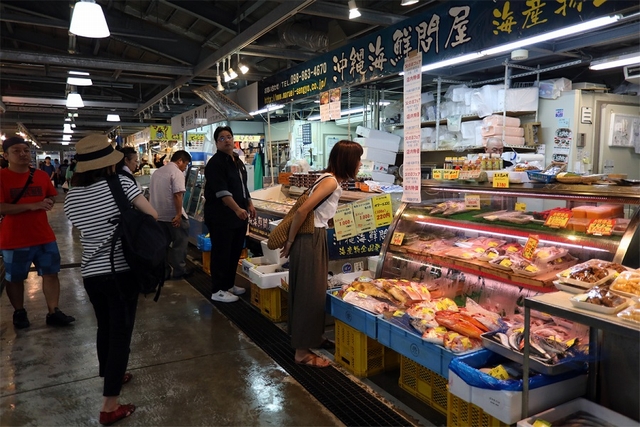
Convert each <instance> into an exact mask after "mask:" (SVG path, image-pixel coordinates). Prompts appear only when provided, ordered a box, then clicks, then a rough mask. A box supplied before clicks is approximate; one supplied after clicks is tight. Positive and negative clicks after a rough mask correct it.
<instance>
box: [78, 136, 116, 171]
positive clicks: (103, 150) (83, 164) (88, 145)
mask: <svg viewBox="0 0 640 427" xmlns="http://www.w3.org/2000/svg"><path fill="white" fill-rule="evenodd" d="M123 157H124V155H123V154H122V152H120V151H116V150H114V148H113V146H112V145H111V143H110V142H109V138H107V136H106V135H100V134H94V135H89V136H85V137H84V138H82V139H81V140H80V141H78V143H77V144H76V159H77V160H78V163H77V164H76V172H86V171H91V170H96V169H102V168H104V167H107V166H111V165H115V164H116V163H118V162H119V161H120V160H122V158H123Z"/></svg>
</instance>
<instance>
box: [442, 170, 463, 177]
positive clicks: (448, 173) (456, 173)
mask: <svg viewBox="0 0 640 427" xmlns="http://www.w3.org/2000/svg"><path fill="white" fill-rule="evenodd" d="M459 176H460V171H459V170H458V169H446V170H445V171H444V179H458V177H459Z"/></svg>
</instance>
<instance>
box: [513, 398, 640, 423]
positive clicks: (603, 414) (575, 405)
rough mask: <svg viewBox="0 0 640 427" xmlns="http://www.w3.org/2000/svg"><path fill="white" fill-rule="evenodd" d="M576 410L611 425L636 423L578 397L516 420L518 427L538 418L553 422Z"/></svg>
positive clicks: (533, 421)
mask: <svg viewBox="0 0 640 427" xmlns="http://www.w3.org/2000/svg"><path fill="white" fill-rule="evenodd" d="M578 411H582V412H586V413H588V414H590V415H593V416H594V417H597V418H600V419H601V420H602V421H606V422H607V423H609V424H611V425H613V426H633V425H638V423H637V422H636V421H633V420H632V419H631V418H627V417H625V416H624V415H620V414H618V413H617V412H613V411H612V410H611V409H608V408H605V407H604V406H600V405H598V404H596V403H593V402H591V401H589V400H587V399H583V398H581V397H580V398H578V399H575V400H572V401H571V402H567V403H563V404H562V405H558V406H556V407H555V408H551V409H549V410H548V411H544V412H541V413H539V414H536V415H534V416H533V417H529V418H525V419H524V420H521V421H518V427H533V423H535V422H536V420H538V419H540V420H545V421H547V422H549V423H554V422H556V421H560V420H562V419H563V418H565V417H567V416H569V415H571V414H574V413H576V412H578Z"/></svg>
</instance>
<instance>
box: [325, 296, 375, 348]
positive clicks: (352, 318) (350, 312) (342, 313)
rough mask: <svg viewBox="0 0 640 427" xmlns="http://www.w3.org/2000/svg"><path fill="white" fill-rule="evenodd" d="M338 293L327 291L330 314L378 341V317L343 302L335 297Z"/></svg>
mask: <svg viewBox="0 0 640 427" xmlns="http://www.w3.org/2000/svg"><path fill="white" fill-rule="evenodd" d="M334 292H336V291H327V298H328V299H329V306H330V310H331V311H330V313H329V314H331V315H332V316H333V317H335V318H336V319H337V320H340V321H341V322H343V323H345V324H346V325H349V326H351V327H353V328H355V329H356V330H358V331H361V332H363V333H364V334H365V335H367V336H369V337H371V338H373V339H376V338H377V337H378V322H377V321H378V317H380V316H378V315H375V314H373V313H370V312H368V311H366V310H363V309H361V308H359V307H356V306H355V305H353V304H349V303H347V302H344V301H342V299H340V298H338V297H337V296H335V295H333V293H334Z"/></svg>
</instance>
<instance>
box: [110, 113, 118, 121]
mask: <svg viewBox="0 0 640 427" xmlns="http://www.w3.org/2000/svg"><path fill="white" fill-rule="evenodd" d="M107 121H108V122H119V121H120V116H119V115H118V114H107Z"/></svg>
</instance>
